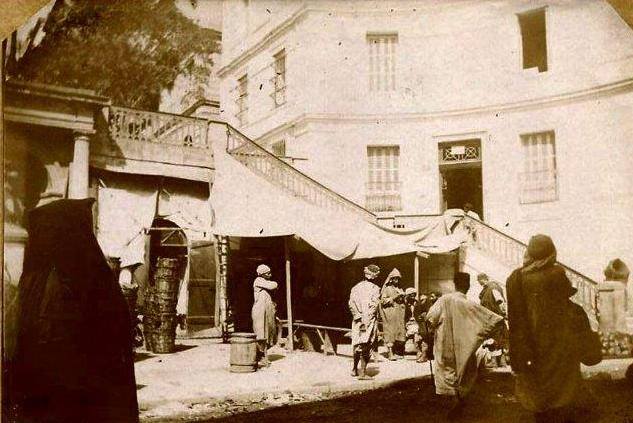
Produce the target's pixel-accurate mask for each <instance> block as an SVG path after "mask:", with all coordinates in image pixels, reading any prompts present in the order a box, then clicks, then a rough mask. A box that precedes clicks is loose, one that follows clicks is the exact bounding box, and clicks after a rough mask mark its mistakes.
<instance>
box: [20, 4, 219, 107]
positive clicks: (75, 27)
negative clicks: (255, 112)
mask: <svg viewBox="0 0 633 423" xmlns="http://www.w3.org/2000/svg"><path fill="white" fill-rule="evenodd" d="M44 31H45V36H44V38H43V39H42V41H41V43H39V45H37V46H35V47H33V48H31V49H29V50H28V51H27V52H26V53H25V54H24V56H23V57H22V58H21V59H20V60H19V61H18V62H17V64H16V65H15V67H14V68H13V69H10V70H9V72H10V74H11V76H13V77H16V78H18V79H24V80H28V81H34V82H42V83H48V84H57V85H63V86H68V87H74V88H88V89H92V90H95V91H96V92H97V93H99V94H101V95H105V96H108V97H110V98H111V99H112V101H113V103H114V104H117V105H123V106H128V107H136V108H142V109H149V110H156V109H157V108H158V106H159V102H160V93H161V91H162V90H163V89H165V88H166V89H171V88H172V87H173V84H174V81H175V80H176V77H177V76H178V75H180V74H182V75H184V76H186V77H190V78H191V77H193V78H194V80H196V81H199V82H200V83H204V82H205V81H206V79H207V78H208V76H209V74H210V72H211V64H212V60H211V55H212V53H214V52H217V51H218V50H219V42H218V41H219V40H218V33H217V32H216V31H214V30H211V29H207V28H202V27H200V26H198V25H196V24H195V23H194V22H193V21H191V20H189V19H188V18H187V17H185V16H184V15H182V14H181V13H180V11H179V10H178V8H177V6H176V4H175V0H108V1H103V0H72V1H71V0H57V2H56V4H55V6H54V7H53V9H52V11H51V13H50V15H49V17H48V19H47V21H46V23H45V25H44Z"/></svg>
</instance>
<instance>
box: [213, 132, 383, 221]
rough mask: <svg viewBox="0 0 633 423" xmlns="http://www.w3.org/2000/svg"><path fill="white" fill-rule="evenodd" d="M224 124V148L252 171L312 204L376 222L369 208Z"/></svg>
mask: <svg viewBox="0 0 633 423" xmlns="http://www.w3.org/2000/svg"><path fill="white" fill-rule="evenodd" d="M225 125H226V128H227V152H228V153H229V154H230V155H231V156H232V157H233V158H235V160H237V161H238V162H240V163H242V164H243V165H244V166H246V167H248V168H249V169H251V170H252V171H253V172H255V173H256V174H258V175H260V176H262V177H263V178H265V179H266V180H267V181H269V182H272V183H273V184H274V185H276V186H277V187H279V188H282V189H283V190H284V191H286V192H288V193H289V194H291V195H293V196H295V197H300V198H302V199H303V200H305V201H307V202H309V203H312V204H314V205H316V206H319V207H324V208H327V209H330V210H341V211H342V210H345V211H348V212H351V213H353V214H355V215H357V216H359V217H361V218H362V219H364V220H367V221H369V222H372V223H376V222H377V217H376V215H375V214H373V213H372V212H370V211H369V210H367V209H365V208H364V207H362V206H360V205H358V204H356V203H354V202H353V201H351V200H348V199H347V198H345V197H343V196H342V195H340V194H337V193H336V192H334V191H332V190H331V189H329V188H328V187H326V186H324V185H322V184H320V183H319V182H317V181H315V180H314V179H312V178H310V177H309V176H308V175H306V174H304V173H302V172H300V171H299V170H297V169H296V168H294V167H293V166H291V165H290V164H288V163H286V162H285V161H284V160H282V159H280V158H279V157H277V156H275V155H274V154H272V153H270V152H269V151H268V150H266V149H265V148H263V147H261V146H260V145H259V144H257V143H256V142H254V141H253V140H251V139H250V138H248V137H247V136H245V135H244V134H242V133H241V132H240V131H238V130H237V129H235V128H233V127H232V126H231V125H229V124H225Z"/></svg>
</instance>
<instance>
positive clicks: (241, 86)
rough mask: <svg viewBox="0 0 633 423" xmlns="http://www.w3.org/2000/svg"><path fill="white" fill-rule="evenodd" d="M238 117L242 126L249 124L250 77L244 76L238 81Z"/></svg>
mask: <svg viewBox="0 0 633 423" xmlns="http://www.w3.org/2000/svg"><path fill="white" fill-rule="evenodd" d="M236 102H237V114H236V115H235V116H236V117H237V120H238V122H239V123H240V125H245V124H246V123H247V122H248V119H247V118H248V116H247V113H248V75H244V76H242V77H241V78H240V79H238V80H237V100H236Z"/></svg>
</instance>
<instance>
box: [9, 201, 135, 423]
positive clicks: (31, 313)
mask: <svg viewBox="0 0 633 423" xmlns="http://www.w3.org/2000/svg"><path fill="white" fill-rule="evenodd" d="M93 202H94V200H92V199H86V200H59V201H55V202H53V203H50V204H47V205H44V206H41V207H38V208H36V209H34V210H33V211H31V213H30V214H29V221H28V225H27V228H28V233H29V239H28V241H27V245H26V250H25V257H24V269H23V272H22V277H21V278H20V284H19V292H18V317H17V341H16V354H15V360H14V363H13V366H12V370H13V371H12V372H11V374H12V376H14V377H12V379H11V389H12V394H14V397H13V398H12V400H13V401H12V402H13V404H12V406H13V409H14V410H15V414H16V415H15V418H16V421H19V422H60V423H61V422H64V423H66V422H106V423H107V422H112V423H114V422H125V423H127V422H138V404H137V399H136V384H135V378H134V359H133V350H132V337H131V332H130V314H129V312H128V309H127V306H126V303H125V300H124V298H123V295H122V294H121V290H120V288H119V285H118V284H117V283H116V281H115V280H114V277H113V274H112V272H111V270H110V268H109V267H108V264H107V262H106V259H105V257H104V256H103V253H102V252H101V249H100V248H99V245H98V244H97V240H96V238H95V236H94V233H93V230H92V204H93Z"/></svg>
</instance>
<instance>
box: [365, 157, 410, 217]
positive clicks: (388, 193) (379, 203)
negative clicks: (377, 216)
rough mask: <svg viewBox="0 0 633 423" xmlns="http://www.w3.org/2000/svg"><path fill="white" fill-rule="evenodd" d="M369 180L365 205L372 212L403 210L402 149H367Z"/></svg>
mask: <svg viewBox="0 0 633 423" xmlns="http://www.w3.org/2000/svg"><path fill="white" fill-rule="evenodd" d="M367 165H368V166H367V168H368V180H367V190H366V198H365V200H366V201H365V203H366V207H367V209H368V210H371V211H394V210H401V209H402V206H401V204H400V147H398V146H380V147H367Z"/></svg>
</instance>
